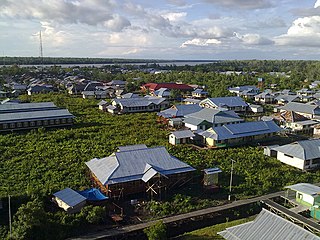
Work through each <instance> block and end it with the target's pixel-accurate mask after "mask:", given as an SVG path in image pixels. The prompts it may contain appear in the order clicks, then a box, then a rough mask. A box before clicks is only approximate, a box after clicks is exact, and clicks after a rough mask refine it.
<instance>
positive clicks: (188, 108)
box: [157, 104, 203, 118]
mask: <svg viewBox="0 0 320 240" xmlns="http://www.w3.org/2000/svg"><path fill="white" fill-rule="evenodd" d="M201 109H203V108H202V107H200V106H199V105H197V104H177V105H173V106H172V107H171V108H168V109H166V110H163V111H160V112H159V113H158V114H157V115H158V116H160V117H163V118H177V117H179V118H183V117H185V116H186V115H188V114H191V113H195V112H198V111H200V110H201Z"/></svg>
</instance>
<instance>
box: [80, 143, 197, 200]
mask: <svg viewBox="0 0 320 240" xmlns="http://www.w3.org/2000/svg"><path fill="white" fill-rule="evenodd" d="M86 165H87V167H88V168H89V170H90V173H91V176H92V179H93V181H94V182H95V184H96V185H97V186H99V188H100V189H101V190H102V191H103V192H104V193H106V194H107V195H108V197H109V198H117V199H120V198H123V197H124V198H125V197H128V196H130V195H132V194H147V195H149V196H150V197H151V198H153V197H157V198H162V197H163V196H164V195H165V193H166V190H169V189H174V188H176V187H180V186H181V185H183V184H185V183H187V182H188V181H189V180H190V179H191V175H192V173H193V172H194V171H195V169H194V168H192V167H191V166H189V165H188V164H186V163H184V162H182V161H180V160H179V159H177V158H175V157H173V156H171V155H170V154H169V153H168V152H167V150H166V149H165V147H153V148H148V147H147V146H146V145H144V144H140V145H131V146H124V147H119V151H117V152H115V153H114V154H112V155H110V156H109V157H105V158H100V159H99V158H94V159H92V160H90V161H89V162H86Z"/></svg>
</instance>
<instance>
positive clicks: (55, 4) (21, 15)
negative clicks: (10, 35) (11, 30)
mask: <svg viewBox="0 0 320 240" xmlns="http://www.w3.org/2000/svg"><path fill="white" fill-rule="evenodd" d="M116 7H117V3H116V2H115V1H114V0H81V1H80V0H79V1H77V0H75V1H67V0H46V1H38V0H19V1H15V0H7V1H1V2H0V16H6V17H10V18H17V19H37V20H39V21H47V22H48V21H51V22H55V23H59V24H78V23H81V24H87V25H91V26H96V25H99V24H104V23H106V22H108V21H114V24H115V25H117V24H118V23H116V22H122V24H124V23H125V25H128V20H126V19H125V18H124V17H120V16H119V15H117V14H114V10H115V8H116ZM110 24H111V27H112V26H113V24H112V23H110ZM107 25H108V23H107ZM116 29H118V28H116Z"/></svg>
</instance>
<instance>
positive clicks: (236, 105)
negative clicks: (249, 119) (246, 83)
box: [199, 97, 249, 112]
mask: <svg viewBox="0 0 320 240" xmlns="http://www.w3.org/2000/svg"><path fill="white" fill-rule="evenodd" d="M199 105H200V106H201V107H205V108H214V109H219V108H227V109H228V110H233V111H235V112H245V111H247V110H248V107H249V105H248V104H247V103H246V102H245V101H244V100H243V99H242V98H241V97H217V98H206V99H204V100H202V101H201V102H200V104H199Z"/></svg>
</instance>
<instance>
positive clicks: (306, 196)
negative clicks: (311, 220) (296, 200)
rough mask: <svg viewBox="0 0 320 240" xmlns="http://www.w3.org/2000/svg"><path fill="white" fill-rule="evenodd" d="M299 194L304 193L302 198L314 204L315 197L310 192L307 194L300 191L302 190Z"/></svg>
mask: <svg viewBox="0 0 320 240" xmlns="http://www.w3.org/2000/svg"><path fill="white" fill-rule="evenodd" d="M298 194H302V199H301V200H303V201H304V202H307V203H309V204H311V205H313V204H314V198H313V197H312V196H310V195H308V194H305V193H300V192H297V197H298Z"/></svg>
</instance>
